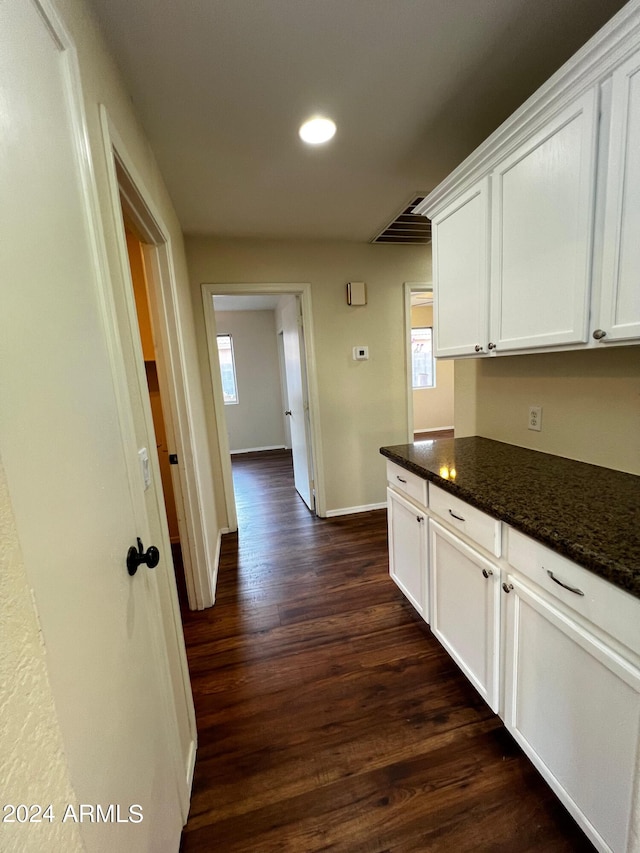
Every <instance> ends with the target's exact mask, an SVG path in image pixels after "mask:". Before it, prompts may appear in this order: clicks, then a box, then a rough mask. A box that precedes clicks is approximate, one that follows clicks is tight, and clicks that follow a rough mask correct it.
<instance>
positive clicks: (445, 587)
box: [429, 518, 500, 711]
mask: <svg viewBox="0 0 640 853" xmlns="http://www.w3.org/2000/svg"><path fill="white" fill-rule="evenodd" d="M429 530H430V545H431V630H432V631H433V633H434V634H435V635H436V637H437V638H438V639H439V640H440V642H441V643H442V645H443V646H444V647H445V649H446V650H447V651H448V652H449V654H450V655H451V656H452V657H453V659H454V660H455V661H456V663H457V664H458V666H459V667H460V668H461V669H462V671H463V672H464V674H465V675H466V676H467V677H468V678H469V679H470V681H471V682H472V683H473V684H474V685H475V687H476V688H477V689H478V691H479V692H480V694H481V695H482V697H483V698H484V699H485V701H486V702H487V704H488V705H489V706H490V707H491V710H492V711H497V710H498V696H499V691H498V682H499V679H498V673H499V666H500V654H499V645H498V638H499V627H500V624H499V604H500V572H499V571H498V569H497V568H496V567H495V566H494V565H493V564H492V563H490V562H489V560H485V559H484V557H482V556H480V554H478V553H477V552H476V551H475V550H474V549H473V548H470V547H469V546H468V545H466V544H465V543H464V542H462V541H461V540H460V539H458V537H457V536H454V535H453V534H452V533H450V532H449V531H448V530H445V528H444V527H441V526H440V525H439V524H438V522H437V521H434V520H433V519H432V518H430V519H429Z"/></svg>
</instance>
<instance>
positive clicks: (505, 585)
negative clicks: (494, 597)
mask: <svg viewBox="0 0 640 853" xmlns="http://www.w3.org/2000/svg"><path fill="white" fill-rule="evenodd" d="M502 589H503V590H504V591H505V592H511V590H512V589H513V584H512V583H506V581H505V583H503V584H502Z"/></svg>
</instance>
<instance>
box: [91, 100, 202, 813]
mask: <svg viewBox="0 0 640 853" xmlns="http://www.w3.org/2000/svg"><path fill="white" fill-rule="evenodd" d="M100 121H101V128H102V134H103V142H104V154H105V165H106V169H107V177H108V186H109V202H110V216H111V222H110V223H109V225H110V227H111V228H112V230H113V232H114V234H115V242H116V245H117V249H118V264H119V268H120V269H119V273H120V276H121V281H122V282H123V285H124V286H123V287H122V288H121V289H119V295H118V301H119V302H120V303H121V304H122V305H123V307H124V310H125V314H126V316H125V317H124V318H122V319H121V318H120V317H119V316H118V311H117V309H116V304H115V299H114V297H112V317H111V322H112V324H113V330H112V336H113V340H114V344H115V345H116V346H117V347H118V349H120V350H121V351H122V350H123V347H122V340H123V338H124V339H127V338H130V339H131V340H132V342H133V346H134V351H132V352H131V354H129V355H128V356H127V355H124V356H123V358H122V364H121V366H120V372H122V373H124V375H123V376H121V377H120V381H121V382H123V383H125V387H126V384H127V383H128V381H127V372H128V371H129V370H130V371H131V372H132V374H133V375H134V376H135V381H136V383H137V390H138V393H139V395H140V399H141V401H142V409H143V418H144V430H145V433H146V435H147V436H148V437H149V438H151V439H152V437H153V436H154V435H155V431H154V427H153V418H152V413H151V404H150V398H149V390H148V385H147V378H146V372H145V369H144V356H143V353H142V345H141V342H140V331H139V325H138V315H137V310H136V305H135V299H134V295H133V283H132V279H131V269H130V265H129V256H128V251H127V243H126V235H125V226H124V216H123V212H125V213H126V215H127V218H128V219H130V220H131V221H132V222H133V224H134V225H135V227H136V230H137V231H138V232H139V236H140V238H141V239H142V240H143V241H144V242H145V243H147V241H148V245H146V246H145V250H144V251H145V264H146V266H147V272H148V274H149V275H148V279H149V280H148V283H149V287H150V289H151V288H153V297H154V298H153V300H151V301H152V302H153V303H154V307H155V311H154V317H153V320H154V329H155V330H156V331H157V332H158V333H159V334H158V340H157V341H156V344H157V345H158V347H159V351H160V352H161V355H162V364H163V366H164V368H165V376H164V380H163V381H164V383H165V388H163V389H162V391H163V392H164V397H163V399H164V400H166V401H167V402H168V406H167V409H169V410H170V414H169V417H170V419H171V423H172V426H173V428H174V438H175V441H176V445H175V447H176V450H177V452H178V455H179V458H180V459H181V460H185V464H182V465H179V466H176V467H177V468H178V469H179V475H180V476H179V480H178V487H179V495H180V499H181V500H183V507H184V513H181V512H180V511H179V515H183V519H184V521H183V524H182V526H181V527H180V535H181V545H182V548H183V552H184V554H185V560H184V567H185V580H186V583H187V591H188V595H189V603H190V606H193V605H192V601H193V603H195V604H196V606H197V608H198V609H201V608H202V607H206V606H210V605H212V604H213V597H214V588H212V585H211V580H210V578H211V577H214V578H215V573H212V574H210V573H209V569H208V565H209V559H210V557H211V555H213V554H214V553H217V552H216V551H215V549H210V548H208V547H207V530H206V527H205V524H204V523H203V519H202V516H203V512H202V505H201V502H200V497H201V492H200V490H199V483H198V481H197V472H196V471H194V470H193V469H194V466H193V465H192V464H191V465H190V464H187V462H188V460H192V459H193V455H194V454H193V436H192V434H191V423H192V418H191V407H190V401H189V399H188V395H187V392H186V388H185V387H184V382H183V377H184V368H183V365H184V361H183V345H182V341H181V339H180V335H181V329H180V318H179V315H178V312H177V307H176V294H175V276H174V265H173V256H172V251H171V242H170V238H169V237H168V230H167V228H166V227H165V225H164V223H163V220H162V218H161V217H160V216H159V214H158V212H157V210H156V209H155V205H154V204H153V202H152V201H151V197H150V195H149V193H148V191H147V190H146V187H145V185H144V183H143V182H142V180H141V178H140V176H139V175H138V173H137V171H136V169H135V167H134V166H133V163H132V161H131V158H130V156H129V155H128V153H127V149H126V147H125V145H124V143H123V142H122V139H121V137H120V136H119V134H118V132H117V130H116V128H115V127H114V125H113V124H112V122H111V120H110V117H109V114H108V112H107V110H106V108H105V107H104V105H100ZM123 324H124V325H123ZM112 348H113V345H112ZM125 360H126V361H128V362H129V364H128V366H125ZM158 368H159V374H160V364H158ZM124 408H125V413H128V417H127V421H128V430H127V432H128V436H127V438H128V444H129V445H131V446H132V447H133V448H136V447H137V441H136V431H135V427H134V423H133V414H132V411H131V406H130V405H127V406H125V407H124ZM147 446H148V450H149V460H150V463H151V466H152V482H153V483H154V490H153V492H154V494H153V498H152V504H149V503H147V504H146V505H145V503H144V501H145V498H144V496H143V493H142V490H141V489H137V490H134V491H136V492H137V493H138V494H137V500H136V502H137V503H138V504H140V503H142V505H143V508H144V512H145V516H146V519H147V520H146V524H145V527H144V534H143V535H144V536H147V537H148V536H149V531H150V527H151V524H150V520H149V516H148V515H147V513H148V512H149V510H151V512H152V513H153V516H154V520H153V524H154V526H156V525H157V526H158V529H159V530H160V531H161V541H160V543H159V544H160V546H161V550H162V551H163V552H164V554H165V563H166V567H167V572H166V573H165V575H164V576H163V577H161V576H159V575H158V576H156V580H157V583H156V584H154V589H155V592H156V594H155V603H154V606H155V607H156V610H157V613H158V621H159V623H160V627H161V634H162V636H159V637H158V643H159V644H160V645H161V647H162V651H161V653H160V654H161V656H162V658H163V660H164V662H165V668H166V671H167V672H166V679H167V685H166V692H167V697H166V700H167V701H166V704H167V705H170V706H171V707H172V712H173V714H175V715H176V720H177V710H176V708H175V705H174V703H173V701H172V698H171V697H172V695H173V696H176V698H175V701H176V702H181V700H179V699H178V698H177V695H176V693H175V691H184V702H185V707H186V727H187V729H188V737H189V744H188V754H187V756H186V766H185V764H183V760H182V754H181V755H180V756H176V759H177V760H178V768H179V773H180V776H181V779H180V784H179V786H178V788H179V794H180V798H181V804H182V812H183V818H184V821H185V822H186V819H187V815H188V812H189V803H190V792H191V787H192V781H193V774H194V770H195V759H196V745H197V727H196V718H195V709H194V705H193V698H192V692H191V681H190V676H189V668H188V663H187V658H186V650H185V646H184V639H183V631H182V618H181V614H180V604H179V601H178V595H177V589H176V585H175V582H173V583H172V580H173V578H171V576H170V574H169V573H170V572H173V559H172V554H171V543H170V539H169V529H168V524H167V518H166V509H165V506H164V499H163V496H162V488H161V481H160V469H159V462H158V458H157V451H156V446H155V441H154V440H150V441H149V440H147ZM136 455H137V454H135V453H128V454H127V456H128V458H131V457H135V456H136ZM136 462H137V459H135V461H133V462H132V463H131V464H132V465H133V468H134V471H133V474H134V476H135V477H136V478H137V479H138V480H139V477H140V472H139V470H137V468H136V466H135V463H136ZM174 479H176V478H174ZM132 482H136V479H133V480H132ZM176 497H178V495H177V496H176ZM163 578H164V580H163ZM159 633H160V632H159ZM170 650H173V651H170ZM172 673H173V675H172ZM176 725H177V723H176Z"/></svg>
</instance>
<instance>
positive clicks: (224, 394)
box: [216, 332, 240, 406]
mask: <svg viewBox="0 0 640 853" xmlns="http://www.w3.org/2000/svg"><path fill="white" fill-rule="evenodd" d="M221 338H227V339H228V340H229V353H230V356H231V357H230V364H231V375H232V377H233V388H234V392H235V393H234V395H233V398H231V399H227V396H228V395H227V392H226V391H225V377H224V372H223V364H222V358H221V356H222V352H223V351H222V350H221V349H220V339H221ZM216 345H217V349H218V364H219V367H220V382H221V384H222V399H223V402H224V405H225V406H237V405H238V404H239V402H240V395H239V393H238V373H237V371H236V355H235V350H234V347H233V335H232V334H231V333H230V332H218V333H217V334H216ZM229 396H230V395H229Z"/></svg>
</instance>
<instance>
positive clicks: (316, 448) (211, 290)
mask: <svg viewBox="0 0 640 853" xmlns="http://www.w3.org/2000/svg"><path fill="white" fill-rule="evenodd" d="M201 291H202V303H203V309H204V319H205V326H206V332H207V349H208V351H209V370H210V372H211V385H212V388H213V405H214V409H215V416H216V427H217V433H218V447H219V449H220V460H221V465H222V483H223V489H224V496H225V504H226V507H227V519H228V527H229V531H236V530H237V529H238V516H237V513H236V503H235V492H234V489H233V476H232V471H231V451H230V449H229V436H228V434H227V425H226V421H225V416H224V399H223V394H222V380H221V378H220V366H219V362H218V348H217V345H216V334H217V326H216V316H215V309H214V306H213V297H214V296H229V295H233V296H256V295H258V294H263V295H264V294H270V295H282V296H288V295H294V296H299V297H300V310H301V312H302V328H303V331H304V335H303V340H304V355H305V360H306V368H307V384H308V391H309V422H310V427H311V429H310V433H311V434H310V436H309V439H310V441H311V454H312V458H313V460H314V477H315V491H316V515H318V516H320V517H321V518H326V497H325V488H324V465H323V460H322V441H321V434H320V416H319V412H320V404H319V399H320V398H319V393H318V381H317V370H316V355H315V341H314V336H313V322H312V319H313V314H312V308H311V284H309V283H308V282H304V283H288V284H286V283H285V284H279V283H241V284H229V283H226V284H224V283H219V282H216V283H203V284H202V285H201Z"/></svg>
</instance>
